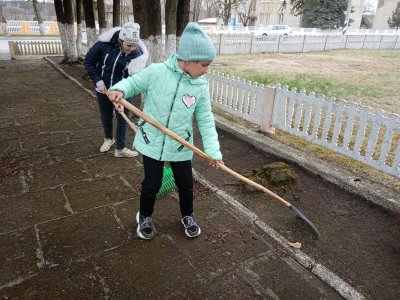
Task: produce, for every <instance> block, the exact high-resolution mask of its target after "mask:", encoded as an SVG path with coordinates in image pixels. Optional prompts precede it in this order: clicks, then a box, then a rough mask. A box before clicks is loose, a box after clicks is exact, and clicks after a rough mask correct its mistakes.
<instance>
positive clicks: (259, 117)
mask: <svg viewBox="0 0 400 300" xmlns="http://www.w3.org/2000/svg"><path fill="white" fill-rule="evenodd" d="M207 78H208V80H209V86H210V94H211V99H212V100H211V101H212V103H213V105H214V106H216V107H218V108H220V109H222V110H224V111H227V112H229V113H231V114H233V115H235V116H238V117H241V118H243V119H245V120H247V121H249V122H252V123H254V124H257V125H259V126H260V128H261V130H263V131H270V132H273V127H275V128H278V129H281V130H283V131H285V132H287V133H290V134H292V135H295V136H298V137H301V138H304V139H306V140H307V141H309V142H311V143H315V144H317V145H320V146H323V147H326V148H328V149H330V150H332V151H334V152H337V153H340V154H343V155H346V156H348V157H351V158H353V159H355V160H357V161H359V162H362V163H364V164H366V165H368V166H371V167H373V168H375V169H378V170H380V171H383V172H386V173H388V174H391V175H394V176H396V177H400V119H399V115H398V114H391V115H390V116H385V112H384V111H383V110H378V111H377V112H376V113H373V112H372V111H371V109H370V108H369V107H362V106H359V105H358V104H352V105H349V104H347V103H346V101H344V100H336V99H335V98H330V99H328V100H327V99H325V98H324V97H323V96H321V97H319V98H317V97H315V93H309V94H307V93H306V92H305V91H301V92H297V90H296V89H292V90H288V87H287V86H285V87H281V86H279V85H277V86H275V87H271V86H269V87H266V86H263V85H260V86H258V85H257V84H255V83H251V82H249V81H245V80H241V79H240V78H237V77H230V76H225V75H223V74H219V73H216V72H210V73H209V74H207Z"/></svg>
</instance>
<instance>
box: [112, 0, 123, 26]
mask: <svg viewBox="0 0 400 300" xmlns="http://www.w3.org/2000/svg"><path fill="white" fill-rule="evenodd" d="M117 26H121V0H113V27H117Z"/></svg>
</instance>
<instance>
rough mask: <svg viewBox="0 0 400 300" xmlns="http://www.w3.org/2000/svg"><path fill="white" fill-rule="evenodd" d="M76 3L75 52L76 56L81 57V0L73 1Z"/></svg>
mask: <svg viewBox="0 0 400 300" xmlns="http://www.w3.org/2000/svg"><path fill="white" fill-rule="evenodd" d="M75 1H76V27H77V34H76V52H77V53H78V56H81V55H82V54H83V53H81V51H82V0H75Z"/></svg>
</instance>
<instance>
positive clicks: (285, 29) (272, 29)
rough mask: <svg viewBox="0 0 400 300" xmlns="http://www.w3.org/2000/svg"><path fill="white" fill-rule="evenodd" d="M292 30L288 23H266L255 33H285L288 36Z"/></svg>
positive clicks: (265, 34) (263, 34) (264, 34)
mask: <svg viewBox="0 0 400 300" xmlns="http://www.w3.org/2000/svg"><path fill="white" fill-rule="evenodd" d="M291 32H292V30H291V29H290V27H289V26H287V25H266V26H262V27H261V26H260V27H259V28H258V29H256V30H255V31H254V33H253V34H254V35H257V36H263V37H267V36H269V35H284V36H288V35H289V33H291Z"/></svg>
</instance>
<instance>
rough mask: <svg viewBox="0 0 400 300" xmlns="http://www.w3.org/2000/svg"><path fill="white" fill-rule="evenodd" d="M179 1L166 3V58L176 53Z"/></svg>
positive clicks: (171, 0) (167, 1)
mask: <svg viewBox="0 0 400 300" xmlns="http://www.w3.org/2000/svg"><path fill="white" fill-rule="evenodd" d="M177 5H178V0H166V3H165V56H166V57H169V56H170V55H171V54H173V53H176V11H177Z"/></svg>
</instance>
